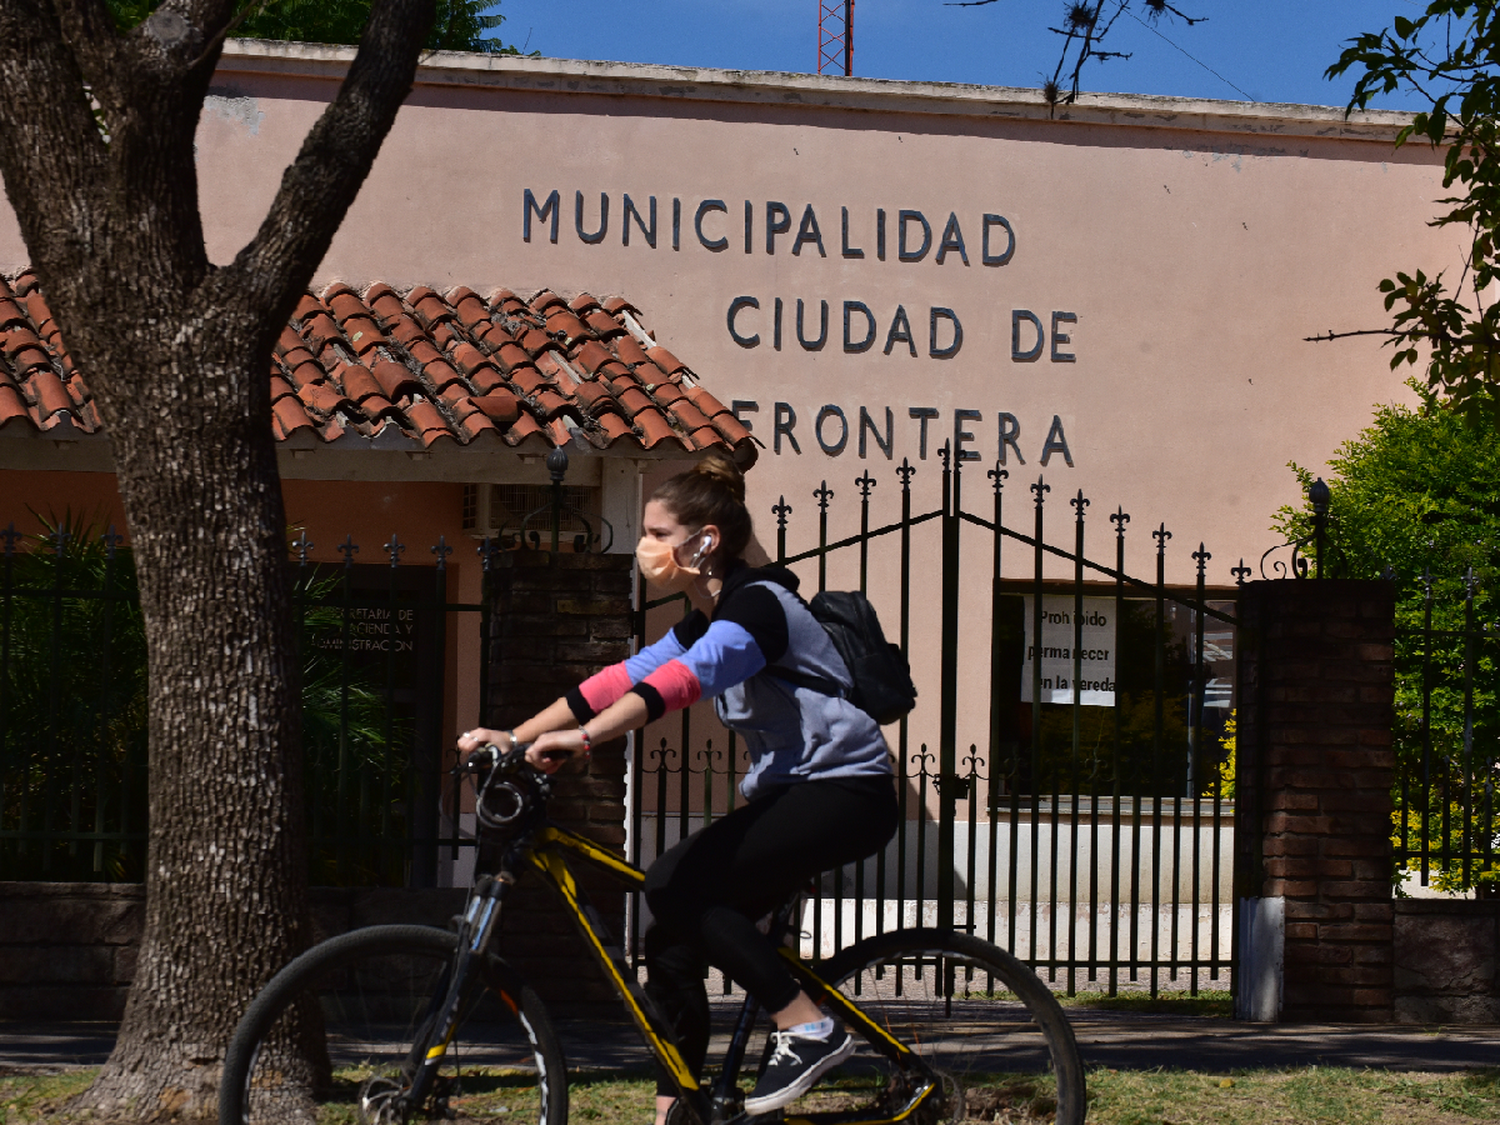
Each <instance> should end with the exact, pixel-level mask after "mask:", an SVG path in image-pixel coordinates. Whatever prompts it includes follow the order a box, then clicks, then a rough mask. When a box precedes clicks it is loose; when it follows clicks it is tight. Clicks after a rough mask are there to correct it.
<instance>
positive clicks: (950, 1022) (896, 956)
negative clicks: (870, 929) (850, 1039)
mask: <svg viewBox="0 0 1500 1125" xmlns="http://www.w3.org/2000/svg"><path fill="white" fill-rule="evenodd" d="M818 975H819V976H820V977H822V979H823V980H825V981H828V982H829V983H830V984H834V985H836V986H837V987H838V989H839V991H840V992H841V993H843V995H845V996H846V997H848V999H849V1000H850V1001H851V1002H853V1004H854V1005H855V1006H857V1007H858V1008H859V1009H860V1010H861V1011H863V1012H864V1013H865V1014H866V1015H867V1016H868V1017H870V1019H871V1020H873V1021H874V1023H875V1024H876V1025H877V1026H878V1027H880V1028H881V1029H883V1030H884V1031H885V1032H886V1033H887V1034H889V1035H890V1036H891V1037H892V1038H894V1039H897V1040H899V1041H900V1042H901V1043H903V1044H904V1045H905V1046H906V1047H907V1048H908V1049H910V1050H911V1051H912V1052H914V1053H915V1054H916V1055H917V1056H919V1057H920V1059H921V1063H922V1065H921V1066H920V1067H915V1068H914V1067H911V1066H906V1065H903V1063H902V1061H901V1059H900V1058H899V1057H895V1056H893V1055H892V1053H891V1051H890V1049H889V1047H888V1046H886V1047H885V1048H884V1049H883V1050H882V1049H881V1048H882V1045H881V1044H880V1043H878V1042H875V1043H872V1042H870V1041H868V1039H867V1038H866V1037H864V1036H861V1035H860V1034H858V1029H857V1027H855V1026H853V1025H850V1026H849V1031H850V1033H851V1034H852V1035H853V1036H854V1038H855V1041H856V1043H857V1044H858V1046H857V1048H856V1051H855V1053H854V1054H853V1055H852V1056H851V1057H850V1058H849V1060H848V1061H846V1062H845V1063H844V1064H843V1065H842V1066H840V1067H839V1068H838V1069H837V1070H835V1071H834V1072H832V1074H830V1075H829V1076H828V1077H826V1078H825V1079H824V1081H823V1083H822V1084H820V1085H819V1086H816V1087H814V1088H813V1090H812V1091H811V1093H810V1094H808V1095H807V1097H805V1098H803V1099H802V1100H801V1101H799V1102H797V1103H795V1104H794V1106H792V1107H789V1108H788V1109H787V1111H786V1112H787V1114H788V1116H795V1115H796V1114H798V1113H808V1114H811V1113H817V1112H819V1111H830V1112H838V1111H845V1112H847V1111H861V1112H862V1113H863V1114H864V1116H862V1117H861V1118H860V1119H861V1120H866V1119H868V1120H895V1119H900V1120H903V1121H914V1122H920V1123H921V1125H939V1123H943V1122H950V1121H965V1120H970V1121H972V1120H984V1121H990V1120H1009V1119H1010V1118H1011V1116H1019V1117H1022V1118H1023V1119H1024V1118H1025V1117H1027V1116H1028V1115H1029V1116H1035V1117H1037V1118H1046V1117H1048V1116H1050V1115H1051V1113H1052V1112H1053V1111H1054V1110H1055V1112H1056V1115H1057V1117H1056V1119H1057V1125H1082V1122H1083V1120H1084V1116H1085V1113H1086V1112H1087V1104H1088V1102H1087V1093H1086V1090H1085V1087H1084V1076H1083V1063H1082V1061H1081V1060H1080V1059H1079V1057H1078V1044H1077V1041H1076V1040H1075V1039H1074V1037H1073V1029H1072V1027H1071V1025H1069V1023H1068V1019H1067V1016H1065V1015H1064V1014H1063V1010H1062V1008H1061V1007H1060V1006H1059V1005H1058V1003H1057V1000H1056V998H1054V997H1053V995H1052V993H1051V991H1050V990H1049V989H1048V988H1047V986H1046V985H1045V984H1043V983H1042V982H1041V980H1039V979H1038V978H1037V975H1036V974H1035V973H1034V972H1032V971H1031V969H1029V968H1028V967H1027V966H1026V965H1025V964H1023V963H1022V962H1020V961H1018V960H1017V959H1016V958H1015V957H1013V956H1011V955H1010V954H1009V953H1007V952H1005V951H1004V950H1003V949H1001V948H999V947H998V946H996V945H992V944H991V943H990V942H987V941H985V940H983V939H982V938H977V937H974V936H972V935H969V934H956V933H953V932H951V931H946V930H929V929H911V930H896V931H894V932H892V933H888V934H881V935H878V936H876V937H872V938H867V939H866V940H864V941H861V942H858V943H857V944H855V945H853V946H850V947H849V948H848V949H846V950H843V951H842V952H840V953H839V954H837V955H836V956H834V957H832V958H830V959H829V960H828V961H827V962H825V963H823V964H822V965H821V966H819V967H818ZM1047 1072H1050V1074H1049V1073H1047ZM1033 1075H1039V1077H1032V1076H1033ZM934 1078H935V1080H936V1081H935V1082H934V1081H933V1079H934ZM1054 1079H1055V1085H1054ZM929 1087H930V1089H929ZM908 1111H909V1112H910V1116H906V1117H902V1116H900V1115H901V1114H903V1113H905V1112H908Z"/></svg>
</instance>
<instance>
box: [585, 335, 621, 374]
mask: <svg viewBox="0 0 1500 1125" xmlns="http://www.w3.org/2000/svg"><path fill="white" fill-rule="evenodd" d="M613 358H614V356H612V355H610V354H609V349H608V348H606V347H605V346H604V345H603V344H601V343H600V342H599V341H598V340H589V341H588V342H586V343H585V344H584V345H583V346H582V347H581V348H579V349H578V356H577V359H578V366H579V367H581V368H583V369H584V370H585V371H587V372H588V373H589V374H590V375H593V374H596V373H597V372H598V370H599V368H601V367H603V366H604V365H605V364H606V363H608V362H609V361H610V360H612V359H613Z"/></svg>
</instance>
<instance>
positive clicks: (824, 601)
mask: <svg viewBox="0 0 1500 1125" xmlns="http://www.w3.org/2000/svg"><path fill="white" fill-rule="evenodd" d="M807 608H808V609H809V610H811V611H812V615H813V617H814V618H816V619H817V621H818V624H820V625H822V626H823V628H824V629H825V630H827V632H828V636H829V638H830V639H831V640H832V641H833V647H834V648H836V649H838V653H839V655H840V656H841V657H843V659H844V666H845V667H847V668H848V669H849V676H850V678H851V679H852V680H853V681H854V687H853V688H852V689H851V690H849V691H845V690H844V688H843V687H842V686H841V685H839V684H837V683H835V682H834V681H832V680H825V679H823V678H822V677H821V676H813V675H809V674H807V673H805V672H794V671H792V670H791V669H790V668H782V667H779V666H778V665H775V664H772V665H770V666H769V667H767V668H766V671H767V672H769V673H770V674H771V675H773V676H775V677H776V678H777V679H780V680H786V681H787V682H789V683H793V684H796V685H797V686H798V687H805V688H810V689H811V690H813V691H817V692H822V693H823V694H824V695H836V696H839V697H840V698H847V699H848V700H849V702H850V703H852V704H854V705H855V706H856V707H858V708H859V709H860V710H861V711H863V712H865V713H866V714H867V715H869V716H870V717H871V718H872V719H874V720H875V721H876V722H877V723H879V724H880V725H881V726H887V725H888V724H890V723H894V722H896V721H898V720H900V719H902V718H905V716H906V715H907V713H908V712H910V711H911V709H912V708H913V707H915V706H916V703H917V685H916V684H914V683H912V679H911V666H910V665H909V664H908V663H907V662H906V657H905V656H904V655H902V652H901V649H900V647H899V646H897V645H893V644H891V643H890V642H889V641H887V640H886V639H885V632H884V631H883V630H882V629H881V628H880V618H879V617H877V616H876V615H875V607H874V606H873V605H871V604H870V599H869V598H867V597H865V596H864V595H863V594H861V593H860V592H859V591H857V590H824V591H823V592H822V593H820V594H817V595H816V596H814V598H813V600H812V601H811V603H809V605H808V607H807Z"/></svg>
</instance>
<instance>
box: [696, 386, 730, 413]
mask: <svg viewBox="0 0 1500 1125" xmlns="http://www.w3.org/2000/svg"><path fill="white" fill-rule="evenodd" d="M687 396H688V398H690V399H692V400H693V405H694V406H696V407H697V408H698V409H699V410H701V411H703V413H704V414H706V415H707V416H708V417H710V418H715V419H717V418H718V416H719V415H720V414H727V413H729V407H727V406H725V405H724V404H723V403H722V402H720V401H719V400H718V399H716V398H714V396H713V395H711V394H709V393H708V392H707V391H705V390H704V389H703V388H702V387H689V388H688V389H687Z"/></svg>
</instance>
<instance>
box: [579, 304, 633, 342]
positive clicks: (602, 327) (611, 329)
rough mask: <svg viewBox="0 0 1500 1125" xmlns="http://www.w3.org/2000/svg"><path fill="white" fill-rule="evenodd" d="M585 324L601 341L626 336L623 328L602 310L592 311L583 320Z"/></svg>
mask: <svg viewBox="0 0 1500 1125" xmlns="http://www.w3.org/2000/svg"><path fill="white" fill-rule="evenodd" d="M583 321H584V323H585V324H587V325H588V326H589V327H590V328H592V329H593V330H594V331H595V332H597V333H598V334H599V338H600V339H601V340H607V339H609V338H610V337H611V336H623V335H626V332H625V326H624V325H623V324H621V323H620V322H619V321H618V320H616V319H615V318H614V317H612V316H610V315H609V313H607V312H605V311H604V310H603V309H594V310H592V311H591V312H590V313H589V314H588V315H587V316H586V317H584V318H583Z"/></svg>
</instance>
